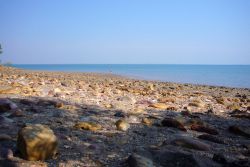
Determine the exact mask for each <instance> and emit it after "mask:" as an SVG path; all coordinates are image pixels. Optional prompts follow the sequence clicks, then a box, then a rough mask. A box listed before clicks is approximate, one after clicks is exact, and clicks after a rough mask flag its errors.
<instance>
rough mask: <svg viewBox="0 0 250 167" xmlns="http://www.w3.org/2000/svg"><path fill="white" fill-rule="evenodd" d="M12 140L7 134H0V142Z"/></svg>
mask: <svg viewBox="0 0 250 167" xmlns="http://www.w3.org/2000/svg"><path fill="white" fill-rule="evenodd" d="M4 140H12V138H11V137H10V136H9V135H7V134H0V141H4Z"/></svg>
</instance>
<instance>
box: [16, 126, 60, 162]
mask: <svg viewBox="0 0 250 167" xmlns="http://www.w3.org/2000/svg"><path fill="white" fill-rule="evenodd" d="M17 149H18V150H19V151H20V153H21V156H22V157H23V158H24V159H26V160H31V161H38V160H46V159H50V158H53V157H54V156H55V154H56V151H57V138H56V136H55V135H54V132H53V131H52V130H51V129H50V128H49V127H47V126H45V125H41V124H35V125H28V126H26V127H24V128H22V129H21V130H19V132H18V139H17Z"/></svg>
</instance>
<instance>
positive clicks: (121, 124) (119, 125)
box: [115, 119, 130, 131]
mask: <svg viewBox="0 0 250 167" xmlns="http://www.w3.org/2000/svg"><path fill="white" fill-rule="evenodd" d="M115 125H116V128H117V129H118V130H120V131H127V130H128V128H129V127H130V125H129V123H127V122H126V121H125V120H123V119H120V120H118V121H117V122H116V123H115Z"/></svg>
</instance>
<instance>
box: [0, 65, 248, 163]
mask: <svg viewBox="0 0 250 167" xmlns="http://www.w3.org/2000/svg"><path fill="white" fill-rule="evenodd" d="M6 105H7V106H8V107H6ZM249 118H250V89H248V88H231V87H218V86H208V85H194V84H180V83H172V82H159V81H149V80H139V79H131V78H127V77H123V76H119V75H112V74H103V73H82V72H49V71H32V70H22V69H18V68H12V67H3V66H2V67H0V126H1V128H0V146H1V152H0V166H1V165H2V166H7V165H10V166H11V165H16V166H21V167H25V166H32V165H33V166H60V167H68V166H88V167H89V166H91V167H92V166H93V167H94V166H136V164H137V167H139V166H140V165H138V164H141V166H165V165H166V164H168V165H169V164H170V166H171V165H172V166H176V163H179V164H182V163H183V164H182V165H183V166H188V163H189V162H192V163H191V164H190V166H249V165H250V161H249V156H250V140H249V138H250V130H249V127H250V121H249ZM35 124H41V125H45V126H47V127H49V128H50V129H51V130H52V131H53V133H54V134H55V136H56V138H57V141H58V145H57V150H56V153H55V155H53V158H50V159H47V160H44V161H29V160H26V158H23V157H22V156H21V153H20V150H21V149H22V148H18V145H17V142H18V141H17V140H18V132H19V130H20V129H22V128H23V127H25V126H31V127H32V126H33V125H35ZM43 149H46V148H43ZM164 157H165V158H164ZM166 157H173V158H166ZM141 166H140V167H141ZM180 166H181V165H180Z"/></svg>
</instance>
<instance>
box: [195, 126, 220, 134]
mask: <svg viewBox="0 0 250 167" xmlns="http://www.w3.org/2000/svg"><path fill="white" fill-rule="evenodd" d="M190 129H191V130H194V131H197V132H205V133H208V134H211V135H217V134H218V131H217V130H216V129H214V128H211V127H208V126H203V125H197V124H194V125H191V127H190Z"/></svg>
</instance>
